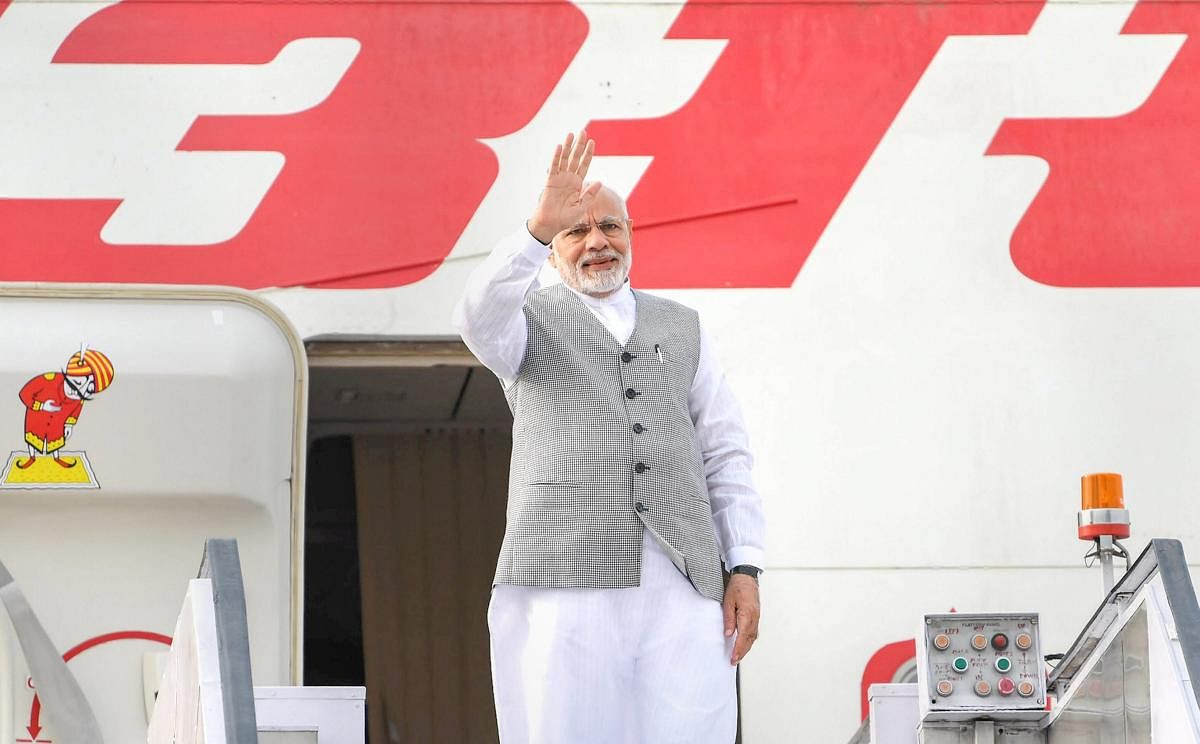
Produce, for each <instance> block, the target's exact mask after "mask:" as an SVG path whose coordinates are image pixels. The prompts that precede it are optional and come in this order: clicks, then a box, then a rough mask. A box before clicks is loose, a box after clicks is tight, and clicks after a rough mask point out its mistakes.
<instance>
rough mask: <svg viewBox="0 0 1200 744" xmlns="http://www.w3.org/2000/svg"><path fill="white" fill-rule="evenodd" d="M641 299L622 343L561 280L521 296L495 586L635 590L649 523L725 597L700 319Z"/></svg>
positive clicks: (676, 556)
mask: <svg viewBox="0 0 1200 744" xmlns="http://www.w3.org/2000/svg"><path fill="white" fill-rule="evenodd" d="M635 301H636V308H637V318H636V323H635V325H634V330H633V335H632V336H630V338H629V341H628V343H626V344H625V345H624V346H621V345H620V344H618V343H617V341H616V339H614V338H613V337H612V335H611V334H610V333H609V332H608V330H607V329H606V328H605V327H604V326H603V324H601V323H600V321H599V320H597V319H596V317H595V316H594V315H592V313H591V312H590V311H589V310H588V308H587V307H586V306H585V305H584V304H583V302H582V301H581V300H580V299H579V298H578V297H577V296H575V294H574V293H572V292H571V291H570V290H569V289H567V287H565V286H564V285H561V284H556V285H554V286H551V287H547V288H545V289H541V290H538V291H536V292H533V293H531V294H530V296H529V298H528V299H527V300H526V302H525V318H526V325H527V328H528V330H529V340H528V346H527V347H526V351H525V359H524V361H523V362H522V364H521V368H520V370H519V371H518V373H517V379H516V381H515V382H513V384H512V385H511V386H509V388H508V389H507V390H506V391H505V394H506V395H507V397H508V404H509V407H510V408H511V409H512V413H513V451H512V468H511V471H510V474H509V493H508V523H507V527H506V529H505V532H504V542H503V544H502V545H501V548H500V559H499V562H498V565H497V567H496V576H495V580H494V583H496V584H518V585H522V586H539V587H592V588H623V587H632V586H637V585H638V584H639V583H640V580H641V561H642V535H643V530H644V529H649V530H650V531H651V532H652V533H653V534H654V537H655V538H657V540H658V542H659V544H660V545H662V546H663V549H664V550H665V551H666V553H667V555H668V556H670V558H671V560H672V561H673V562H674V563H675V566H676V567H677V568H679V570H680V571H682V572H683V573H684V575H685V576H687V578H688V580H689V581H691V583H692V585H693V586H694V587H695V588H696V590H697V591H698V592H700V593H701V594H702V595H704V596H705V597H709V598H711V599H714V600H717V601H718V602H719V601H721V598H722V595H723V592H724V589H723V581H722V575H721V559H720V551H719V550H718V548H717V540H716V532H715V529H714V527H713V520H712V511H711V507H710V506H709V502H708V488H707V486H706V483H705V478H704V465H703V462H702V460H701V456H700V448H699V443H698V441H697V438H696V431H695V428H694V426H693V424H692V419H691V414H690V413H689V411H688V391H689V390H690V389H691V386H692V380H693V378H694V377H695V376H696V368H697V366H698V364H699V359H700V324H699V320H698V318H697V316H696V313H695V311H693V310H690V309H688V308H686V307H684V306H682V305H680V304H678V303H675V302H671V301H670V300H666V299H663V298H661V297H655V296H653V295H648V294H645V293H642V292H637V293H635ZM656 347H657V350H656ZM660 356H661V361H660Z"/></svg>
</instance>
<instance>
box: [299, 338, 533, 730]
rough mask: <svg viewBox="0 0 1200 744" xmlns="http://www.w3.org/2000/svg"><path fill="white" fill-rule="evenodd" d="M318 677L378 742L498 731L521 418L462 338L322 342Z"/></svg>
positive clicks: (312, 504) (309, 592)
mask: <svg viewBox="0 0 1200 744" xmlns="http://www.w3.org/2000/svg"><path fill="white" fill-rule="evenodd" d="M308 353H309V365H310V370H311V373H310V390H309V427H308V428H309V450H308V486H307V498H306V502H307V505H306V530H305V532H306V556H305V587H306V593H305V664H304V667H305V682H306V684H365V685H366V686H367V720H368V736H369V740H370V741H371V742H372V743H373V744H379V743H380V742H408V741H444V742H487V741H493V742H494V741H496V740H497V735H496V723H495V709H494V707H493V703H492V691H491V672H490V665H489V654H488V633H487V622H486V610H487V602H488V596H489V590H490V587H491V578H492V571H493V569H494V567H495V560H496V555H497V553H498V552H499V549H500V539H501V537H502V535H503V531H504V506H505V498H506V494H507V489H508V461H509V455H510V451H511V447H512V440H511V436H512V435H511V426H512V418H511V416H510V414H509V411H508V407H507V405H506V404H505V402H504V397H503V394H502V393H501V391H500V386H499V383H497V381H496V378H495V377H494V376H493V375H492V374H491V373H490V372H488V371H487V370H486V369H484V368H482V367H479V366H478V364H477V362H476V361H475V359H474V357H472V356H471V355H470V353H469V352H468V351H467V350H466V348H465V347H463V346H462V345H461V344H460V343H439V344H428V343H396V342H386V343H358V342H352V343H347V342H321V341H316V342H310V343H309V344H308Z"/></svg>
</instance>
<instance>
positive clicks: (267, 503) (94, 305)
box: [0, 285, 306, 744]
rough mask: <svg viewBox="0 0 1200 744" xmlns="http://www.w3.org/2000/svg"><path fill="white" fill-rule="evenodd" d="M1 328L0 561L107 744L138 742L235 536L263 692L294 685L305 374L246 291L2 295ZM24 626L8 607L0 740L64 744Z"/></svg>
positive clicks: (1, 652)
mask: <svg viewBox="0 0 1200 744" xmlns="http://www.w3.org/2000/svg"><path fill="white" fill-rule="evenodd" d="M0 328H2V332H0V561H3V564H4V565H6V566H7V568H8V570H9V572H11V574H12V577H13V578H14V580H15V586H17V587H19V590H20V592H21V593H22V594H23V595H24V597H25V598H26V599H27V600H28V605H29V606H30V608H31V609H32V610H33V612H34V613H36V616H37V619H38V620H39V621H40V624H41V625H42V626H43V627H44V629H45V631H46V635H48V637H49V639H50V640H51V641H52V642H53V644H54V646H55V647H56V648H57V651H58V652H61V653H62V654H63V657H64V658H65V659H66V662H67V663H66V667H67V669H69V671H70V672H71V673H72V674H73V676H74V677H75V679H76V680H78V683H79V687H80V689H81V690H82V692H83V695H84V697H85V698H86V700H87V702H88V704H89V705H90V708H91V710H92V711H93V713H94V715H95V719H96V721H97V722H98V724H99V729H100V731H101V733H102V734H103V737H104V739H105V740H106V741H109V742H128V741H145V737H146V720H147V707H148V701H150V700H152V699H153V694H154V689H155V685H156V684H157V674H158V664H159V659H160V658H161V654H162V652H165V651H166V650H167V644H169V642H170V637H169V634H170V633H171V632H172V631H173V628H174V624H175V619H176V616H177V614H178V612H179V606H180V602H181V600H182V596H183V591H184V589H185V588H186V587H187V584H188V579H190V578H193V577H195V575H196V572H197V569H198V567H199V566H198V556H199V555H200V552H201V550H202V549H203V545H204V540H205V539H206V538H209V537H230V538H235V539H236V540H237V541H238V546H239V549H240V553H241V560H242V570H243V574H244V580H245V588H246V598H247V615H248V621H249V635H250V650H251V661H252V666H253V669H254V683H255V684H258V685H288V684H299V683H300V679H299V676H300V669H301V665H300V648H301V647H300V642H299V639H300V637H301V614H300V609H299V608H300V607H301V603H302V596H301V585H300V577H301V570H302V565H303V560H302V555H301V551H302V549H303V521H304V520H303V502H302V494H303V484H302V483H301V480H302V474H303V472H304V462H303V460H304V448H303V442H304V426H305V405H306V373H305V361H304V351H303V347H302V346H301V343H300V341H299V339H298V337H297V336H296V333H295V332H294V330H293V329H292V328H291V327H290V325H289V324H288V323H287V321H286V320H285V319H284V318H283V316H282V315H281V314H280V313H278V312H277V311H276V310H275V309H274V308H273V307H271V306H270V305H268V304H267V303H265V302H263V301H262V300H260V299H258V298H256V297H255V296H253V295H251V294H249V293H245V292H240V291H230V290H210V289H188V288H179V287H170V288H158V287H128V286H126V287H95V286H90V287H78V286H71V287H67V286H30V285H0ZM22 622H23V621H22V620H20V619H18V621H17V622H16V624H15V625H14V623H13V622H12V621H11V620H10V618H9V616H8V614H7V613H0V736H3V737H4V738H5V739H7V740H8V741H10V742H14V741H15V742H26V743H29V742H37V743H39V744H46V743H47V742H56V741H59V739H58V737H57V732H56V718H55V717H56V711H55V710H54V709H52V706H51V705H50V704H49V702H48V701H47V702H46V704H45V705H43V701H42V700H41V699H40V698H39V697H38V695H37V689H38V680H37V679H36V678H33V675H31V672H30V669H31V665H30V664H29V662H28V660H27V658H26V654H25V652H24V651H23V649H22V640H23V639H22V638H21V637H20V635H21V632H22V628H21V625H22ZM33 666H36V664H34V665H33ZM48 697H49V696H48ZM60 712H61V711H60ZM0 744H2V742H0ZM62 744H70V742H66V741H63V742H62Z"/></svg>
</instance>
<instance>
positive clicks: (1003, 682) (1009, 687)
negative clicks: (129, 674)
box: [996, 677, 1017, 695]
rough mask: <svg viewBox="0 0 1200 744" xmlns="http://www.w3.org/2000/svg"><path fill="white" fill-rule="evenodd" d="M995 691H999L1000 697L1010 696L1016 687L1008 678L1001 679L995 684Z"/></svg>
mask: <svg viewBox="0 0 1200 744" xmlns="http://www.w3.org/2000/svg"><path fill="white" fill-rule="evenodd" d="M996 689H997V690H999V691H1000V694H1001V695H1011V694H1013V690H1015V689H1017V685H1016V683H1015V682H1013V681H1012V680H1011V679H1009V678H1008V677H1001V678H1000V681H999V682H997V683H996Z"/></svg>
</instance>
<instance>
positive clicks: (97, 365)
mask: <svg viewBox="0 0 1200 744" xmlns="http://www.w3.org/2000/svg"><path fill="white" fill-rule="evenodd" d="M66 372H67V374H68V375H71V376H72V377H86V376H88V375H91V377H92V379H94V380H95V381H96V392H97V393H98V392H100V391H101V390H104V388H106V387H108V386H109V385H111V384H112V380H113V375H114V374H115V373H116V372H115V370H114V369H113V363H112V362H111V361H109V359H108V357H106V356H104V355H103V354H101V353H100V352H98V351H96V350H95V349H82V350H81V351H78V352H76V353H74V354H72V355H71V359H70V361H68V362H67V369H66Z"/></svg>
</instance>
